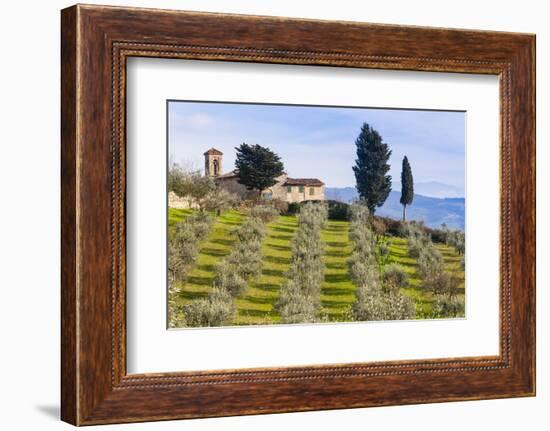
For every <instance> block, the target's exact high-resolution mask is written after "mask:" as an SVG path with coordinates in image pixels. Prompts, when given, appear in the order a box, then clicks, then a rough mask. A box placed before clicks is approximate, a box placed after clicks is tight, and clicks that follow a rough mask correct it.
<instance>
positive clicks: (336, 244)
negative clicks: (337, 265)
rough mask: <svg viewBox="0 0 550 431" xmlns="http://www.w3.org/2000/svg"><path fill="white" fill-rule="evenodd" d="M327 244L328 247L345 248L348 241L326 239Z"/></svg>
mask: <svg viewBox="0 0 550 431" xmlns="http://www.w3.org/2000/svg"><path fill="white" fill-rule="evenodd" d="M325 244H326V246H327V247H338V248H344V247H345V246H346V245H347V244H348V243H347V242H346V241H326V242H325Z"/></svg>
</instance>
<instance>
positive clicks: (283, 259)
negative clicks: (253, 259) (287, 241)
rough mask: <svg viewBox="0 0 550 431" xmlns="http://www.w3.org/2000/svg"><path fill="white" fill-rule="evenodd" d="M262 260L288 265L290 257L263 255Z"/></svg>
mask: <svg viewBox="0 0 550 431" xmlns="http://www.w3.org/2000/svg"><path fill="white" fill-rule="evenodd" d="M263 260H264V261H265V262H270V263H276V264H279V265H288V264H289V263H290V258H288V257H282V256H264V259H263Z"/></svg>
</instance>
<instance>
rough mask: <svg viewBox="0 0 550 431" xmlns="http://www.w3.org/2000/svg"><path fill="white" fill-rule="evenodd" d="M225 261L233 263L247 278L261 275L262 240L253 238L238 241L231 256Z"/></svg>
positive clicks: (240, 273)
mask: <svg viewBox="0 0 550 431" xmlns="http://www.w3.org/2000/svg"><path fill="white" fill-rule="evenodd" d="M224 262H226V263H227V264H229V265H231V266H232V267H233V268H234V269H235V271H237V272H238V273H239V275H240V276H241V277H242V278H244V279H245V280H248V279H249V278H250V277H253V276H256V275H259V274H260V273H261V271H262V245H261V243H260V241H259V240H256V239H253V240H250V241H248V242H237V243H236V244H235V245H234V246H233V250H232V251H231V253H230V254H229V256H227V257H226V258H225V259H224Z"/></svg>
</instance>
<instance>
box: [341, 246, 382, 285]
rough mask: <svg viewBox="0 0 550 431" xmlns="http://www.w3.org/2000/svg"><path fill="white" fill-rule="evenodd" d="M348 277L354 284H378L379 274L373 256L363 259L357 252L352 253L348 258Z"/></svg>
mask: <svg viewBox="0 0 550 431" xmlns="http://www.w3.org/2000/svg"><path fill="white" fill-rule="evenodd" d="M348 266H349V273H350V278H351V280H352V281H353V283H354V284H355V285H356V286H369V287H379V286H380V274H379V272H378V268H377V265H376V261H375V260H374V259H373V258H367V259H365V258H364V257H362V256H361V255H360V254H359V253H355V252H354V253H353V254H352V255H351V257H350V259H349V260H348Z"/></svg>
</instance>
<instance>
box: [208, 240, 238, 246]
mask: <svg viewBox="0 0 550 431" xmlns="http://www.w3.org/2000/svg"><path fill="white" fill-rule="evenodd" d="M209 242H211V243H213V244H219V245H225V246H227V247H230V246H232V245H233V244H234V243H235V240H234V239H226V238H216V239H211V240H210V241H209Z"/></svg>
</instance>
